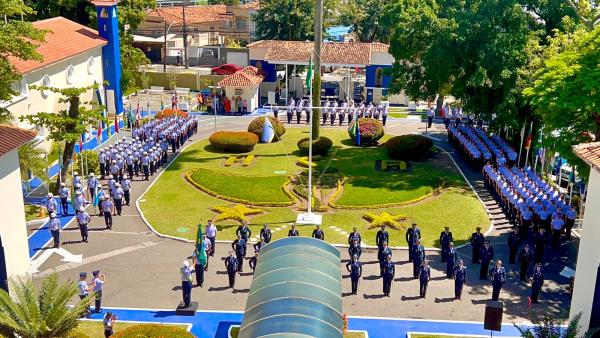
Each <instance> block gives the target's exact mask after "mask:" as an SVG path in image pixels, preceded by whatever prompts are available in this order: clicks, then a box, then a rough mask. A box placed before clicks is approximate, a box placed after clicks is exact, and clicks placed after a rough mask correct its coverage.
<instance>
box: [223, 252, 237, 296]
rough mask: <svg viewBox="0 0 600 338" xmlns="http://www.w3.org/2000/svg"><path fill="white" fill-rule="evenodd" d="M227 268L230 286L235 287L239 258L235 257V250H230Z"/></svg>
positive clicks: (226, 259) (226, 260)
mask: <svg viewBox="0 0 600 338" xmlns="http://www.w3.org/2000/svg"><path fill="white" fill-rule="evenodd" d="M225 268H226V269H227V276H229V287H230V288H232V289H233V288H234V287H235V274H236V272H237V271H238V260H237V259H236V258H235V257H233V250H229V256H227V258H225Z"/></svg>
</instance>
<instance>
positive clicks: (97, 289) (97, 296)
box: [92, 270, 106, 313]
mask: <svg viewBox="0 0 600 338" xmlns="http://www.w3.org/2000/svg"><path fill="white" fill-rule="evenodd" d="M92 275H93V276H94V278H93V279H92V290H93V291H94V303H95V304H94V306H95V309H94V312H96V313H101V312H102V287H104V283H105V282H106V274H105V273H103V274H100V270H96V271H92Z"/></svg>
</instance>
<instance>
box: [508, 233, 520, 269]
mask: <svg viewBox="0 0 600 338" xmlns="http://www.w3.org/2000/svg"><path fill="white" fill-rule="evenodd" d="M507 241H508V264H515V259H516V258H517V251H518V250H519V246H520V245H521V239H520V237H519V228H517V227H513V228H512V232H511V233H510V234H509V235H508V240H507Z"/></svg>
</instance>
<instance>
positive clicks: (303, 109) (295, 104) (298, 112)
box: [274, 98, 388, 126]
mask: <svg viewBox="0 0 600 338" xmlns="http://www.w3.org/2000/svg"><path fill="white" fill-rule="evenodd" d="M322 108H323V109H321V114H322V118H323V122H322V123H323V125H324V126H325V125H327V124H329V125H331V126H334V125H335V124H336V120H337V123H338V125H340V126H341V125H343V124H344V123H345V122H346V121H347V123H348V125H350V124H352V121H353V120H354V119H356V118H362V117H367V118H374V119H376V120H379V119H380V118H381V121H382V123H383V125H384V126H385V123H386V121H387V116H388V107H387V105H383V104H381V103H380V104H378V105H376V106H375V105H373V103H369V104H368V105H365V103H364V102H361V103H360V104H356V103H355V102H354V101H353V100H350V103H348V102H346V100H344V101H342V102H341V103H340V102H338V101H337V100H325V101H323V103H322ZM274 114H275V118H277V117H278V115H279V112H278V110H275V111H274ZM286 114H287V122H288V123H290V124H291V123H292V121H293V120H294V116H295V117H296V123H298V124H300V123H301V121H302V115H304V119H305V121H306V123H310V116H311V104H310V101H309V100H305V99H298V100H297V101H296V100H294V99H293V98H292V99H290V101H289V103H288V105H287V108H286Z"/></svg>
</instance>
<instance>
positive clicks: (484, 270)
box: [479, 240, 494, 280]
mask: <svg viewBox="0 0 600 338" xmlns="http://www.w3.org/2000/svg"><path fill="white" fill-rule="evenodd" d="M479 257H480V258H479V262H480V263H481V269H480V270H479V279H481V280H485V279H487V276H488V270H489V267H490V262H491V261H492V260H493V259H494V248H492V247H491V246H490V241H488V240H486V241H485V244H484V246H483V248H481V252H480V253H479Z"/></svg>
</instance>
